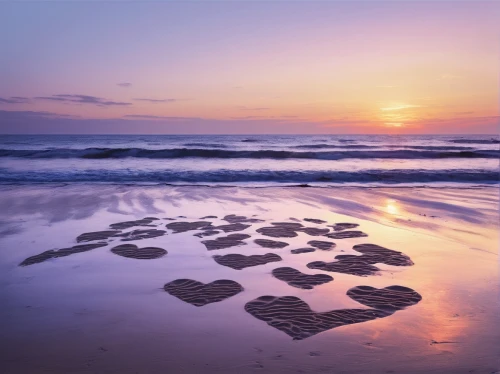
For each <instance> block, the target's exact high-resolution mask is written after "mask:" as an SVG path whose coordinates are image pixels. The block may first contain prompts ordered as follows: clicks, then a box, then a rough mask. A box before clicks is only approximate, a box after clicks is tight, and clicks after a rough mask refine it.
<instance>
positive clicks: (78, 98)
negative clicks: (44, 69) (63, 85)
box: [35, 94, 132, 106]
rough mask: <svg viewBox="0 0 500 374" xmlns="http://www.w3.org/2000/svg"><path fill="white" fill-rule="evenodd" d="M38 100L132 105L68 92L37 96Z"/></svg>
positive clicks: (100, 104)
mask: <svg viewBox="0 0 500 374" xmlns="http://www.w3.org/2000/svg"><path fill="white" fill-rule="evenodd" d="M35 99H38V100H51V101H58V102H63V103H74V104H93V105H97V106H128V105H132V103H125V102H120V101H111V100H107V99H103V98H100V97H96V96H89V95H68V94H59V95H52V96H39V97H35Z"/></svg>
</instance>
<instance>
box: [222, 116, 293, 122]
mask: <svg viewBox="0 0 500 374" xmlns="http://www.w3.org/2000/svg"><path fill="white" fill-rule="evenodd" d="M298 118H299V117H298V116H242V117H231V119H239V120H255V119H258V120H273V121H274V120H286V119H298Z"/></svg>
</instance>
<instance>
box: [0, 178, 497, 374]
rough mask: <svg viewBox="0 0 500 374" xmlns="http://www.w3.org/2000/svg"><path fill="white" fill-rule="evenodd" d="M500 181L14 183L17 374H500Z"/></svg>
mask: <svg viewBox="0 0 500 374" xmlns="http://www.w3.org/2000/svg"><path fill="white" fill-rule="evenodd" d="M498 219H499V217H498V189H497V188H492V187H489V188H475V189H452V188H446V189H438V188H229V187H227V188H210V187H158V186H154V187H153V186H143V187H137V186H135V187H132V186H109V185H108V186H105V185H100V186H99V185H79V186H77V185H73V186H42V185H41V186H38V187H35V186H33V187H20V186H12V187H8V186H3V187H1V188H0V248H1V251H0V301H1V305H2V308H1V309H0V331H1V332H2V339H1V347H0V367H1V368H2V373H4V372H5V373H9V374H10V373H16V374H17V373H23V374H24V373H126V374H127V373H166V372H169V373H170V372H171V373H174V372H175V373H201V372H203V373H236V372H237V373H254V372H255V373H264V372H269V373H294V372H296V373H322V372H323V373H495V372H497V371H498V370H499V369H500V353H499V352H500V329H498V326H497V322H498V316H499V312H500V307H499V293H498V291H499V288H498V284H499V274H498V270H499V269H498V265H499V263H498V243H499V234H498Z"/></svg>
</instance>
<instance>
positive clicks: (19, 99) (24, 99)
mask: <svg viewBox="0 0 500 374" xmlns="http://www.w3.org/2000/svg"><path fill="white" fill-rule="evenodd" d="M29 102H30V99H29V98H27V97H20V96H11V97H10V98H8V99H6V98H3V97H0V104H26V103H29Z"/></svg>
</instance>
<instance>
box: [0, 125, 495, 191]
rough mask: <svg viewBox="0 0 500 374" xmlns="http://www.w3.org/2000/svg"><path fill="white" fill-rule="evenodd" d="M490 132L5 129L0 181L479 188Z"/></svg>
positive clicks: (491, 170) (490, 149)
mask: <svg viewBox="0 0 500 374" xmlns="http://www.w3.org/2000/svg"><path fill="white" fill-rule="evenodd" d="M499 147H500V140H499V138H497V137H493V136H491V135H446V136H444V135H443V136H441V135H404V136H403V135H2V136H0V184H36V183H110V184H172V185H184V184H189V185H240V186H273V185H290V186H297V185H300V186H305V185H309V186H339V185H341V186H344V185H345V186H388V185H399V186H457V185H458V186H480V185H491V184H498V183H499V170H500V167H499V156H500V149H499Z"/></svg>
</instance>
